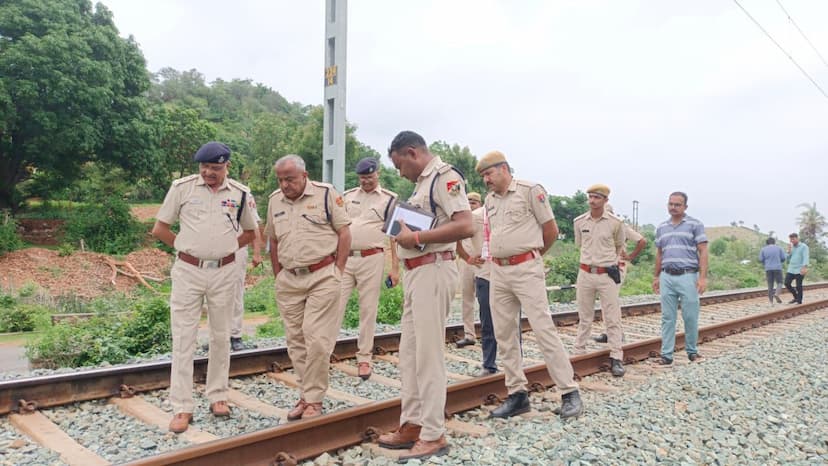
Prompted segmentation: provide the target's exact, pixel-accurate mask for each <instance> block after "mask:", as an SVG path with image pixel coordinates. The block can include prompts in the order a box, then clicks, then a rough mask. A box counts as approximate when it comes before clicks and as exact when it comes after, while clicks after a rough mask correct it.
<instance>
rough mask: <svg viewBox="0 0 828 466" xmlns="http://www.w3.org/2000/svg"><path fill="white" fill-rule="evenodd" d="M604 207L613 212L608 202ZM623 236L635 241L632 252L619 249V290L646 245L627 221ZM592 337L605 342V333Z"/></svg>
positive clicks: (628, 240) (644, 240)
mask: <svg viewBox="0 0 828 466" xmlns="http://www.w3.org/2000/svg"><path fill="white" fill-rule="evenodd" d="M604 209H606V211H607V212H609V213H611V214H612V213H614V212H613V210H612V206H611V205H610V204H606V205H604ZM624 236H626V237H627V242H630V241H632V242H633V243H635V248H634V249H633V251H632V252H627V248H626V247H624V249H622V250H621V259H620V260H619V261H618V267H619V269H620V270H621V283H619V284H618V291H619V292H620V291H621V287H622V286H623V285H624V279H625V278H627V273H629V271H630V267H632V262H633V261H634V260H635V258H636V257H638V256H639V255H640V254H641V251H643V250H644V248H646V247H647V238H645V237H644V236H643V235H642V234H641V233H639V232H637V231H635V228H633V227H632V226H630V224H629V223H627V222H624ZM601 308H602V312H606V308H605V307H604V303H603V302H601ZM592 339H593V340H595V341H596V342H598V343H606V342H607V334H606V333H602V334H600V335H598V336H595V337H592ZM621 342H622V343H623V342H624V334H621Z"/></svg>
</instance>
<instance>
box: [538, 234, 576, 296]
mask: <svg viewBox="0 0 828 466" xmlns="http://www.w3.org/2000/svg"><path fill="white" fill-rule="evenodd" d="M579 257H580V254H579V253H578V248H576V247H575V244H574V243H572V242H563V241H557V242H555V244H554V245H553V246H552V248H551V249H550V251H549V252H548V253H547V254H546V256H545V257H544V266H545V267H544V268H545V269H546V270H548V273H547V274H546V285H547V286H566V285H573V284H575V281H576V280H577V279H578V264H579V262H578V258H579ZM549 300H550V301H552V302H560V303H568V302H572V301H574V300H575V290H574V289H567V290H555V291H550V292H549Z"/></svg>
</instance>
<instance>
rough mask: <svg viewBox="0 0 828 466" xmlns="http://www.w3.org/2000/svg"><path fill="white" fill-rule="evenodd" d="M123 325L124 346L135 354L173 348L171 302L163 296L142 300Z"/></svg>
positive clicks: (131, 353) (165, 350)
mask: <svg viewBox="0 0 828 466" xmlns="http://www.w3.org/2000/svg"><path fill="white" fill-rule="evenodd" d="M135 311H136V312H135V314H134V315H133V316H132V318H131V319H129V320H127V322H126V323H125V324H124V326H123V338H124V348H125V349H126V351H127V353H129V354H130V355H133V356H136V355H138V356H143V355H149V354H159V353H166V352H169V351H170V350H171V349H172V333H171V330H170V304H169V302H168V301H167V300H166V299H164V298H161V297H156V298H152V299H147V300H144V301H140V302H138V303H137V304H136V305H135Z"/></svg>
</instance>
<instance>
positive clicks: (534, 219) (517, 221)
mask: <svg viewBox="0 0 828 466" xmlns="http://www.w3.org/2000/svg"><path fill="white" fill-rule="evenodd" d="M476 169H477V172H478V173H480V176H481V178H483V182H485V183H486V187H487V188H489V191H490V192H489V195H488V196H486V212H487V215H488V219H489V226H490V227H491V244H490V246H491V251H490V252H491V255H492V266H491V300H492V311H493V312H492V319H493V320H494V331H495V338H496V339H497V346H498V350H499V351H500V353H501V355H502V357H503V368H504V372H505V375H506V390H507V391H508V393H509V396H508V398H507V399H506V400H505V401H504V402H503V403H501V405H500V406H498V407H497V408H495V409H494V410H493V411H492V412H491V414H490V416H491V417H499V418H507V417H511V416H515V415H518V414H523V413H526V412H529V411H530V410H531V405H530V403H529V392H528V391H527V389H528V388H529V387H528V386H527V385H528V381H527V379H526V374H525V373H524V371H523V355H522V354H521V348H520V328H519V325H518V322H519V316H520V313H521V310H522V311H523V312H524V313H526V317H528V319H529V323H530V325H531V326H532V330H533V331H534V332H535V338H536V340H537V342H538V345H539V346H540V349H541V353H542V354H543V360H544V362H545V363H546V370H547V371H548V372H549V376H550V377H551V378H552V381H553V382H555V385H556V386H557V388H558V391H559V392H560V393H561V402H562V403H561V410H560V416H561V418H562V419H566V418H569V417H577V416H580V415H581V414H583V412H584V407H583V403H582V402H581V395H580V393H579V392H578V383H577V382H575V378H574V371H573V369H572V364H571V363H570V361H569V353H568V352H567V351H566V348H565V347H564V345H563V342H561V338H560V337H559V336H558V331H557V330H556V329H555V322H554V321H553V320H552V316H551V315H550V314H549V297H548V296H547V295H546V278H545V274H544V272H543V254H544V253H545V252H546V251H548V250H549V248H550V247H552V244H554V243H555V240H556V239H557V237H558V225H557V223H555V214H554V213H553V212H552V206H551V205H549V200H548V199H549V196H548V195H547V194H546V190H545V189H544V187H543V186H541V185H540V184H537V183H532V182H528V181H523V180H518V179H515V178H514V177H513V176H512V172H511V170H510V167H509V164H508V162H507V161H506V156H505V155H503V153H502V152H499V151H492V152H489V153H488V154H486V155H484V156H483V158H481V159H480V161H479V162H477V167H476Z"/></svg>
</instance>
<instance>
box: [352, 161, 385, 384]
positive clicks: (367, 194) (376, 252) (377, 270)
mask: <svg viewBox="0 0 828 466" xmlns="http://www.w3.org/2000/svg"><path fill="white" fill-rule="evenodd" d="M378 170H379V161H378V160H377V159H375V158H373V157H366V158H364V159H362V160H360V161H359V162H357V165H356V173H357V175H358V176H359V187H356V188H353V189H349V190H348V191H345V192H344V193H343V194H342V198H343V200H344V201H345V209H346V210H347V211H348V216H349V217H350V218H351V222H352V223H351V251H350V254H349V255H350V257H349V258H348V264H347V265H346V266H345V274H344V275H343V276H342V295H341V296H340V298H339V307H340V313H339V314H340V315H341V316H344V315H345V309H346V307H347V305H348V299H349V298H350V296H351V291H352V290H353V289H354V287H356V289H357V292H358V293H359V338H358V340H357V348H358V350H357V354H356V357H357V367H358V375H359V377H360V378H362V380H367V379H368V378H369V377H371V358H372V357H373V354H374V333H375V332H376V329H377V304H378V303H379V296H380V287H381V286H382V282H383V280H382V272H383V270H384V269H385V247H386V245H387V243H388V241H389V240H388V238H387V236H386V235H385V233H383V231H382V227H383V225H384V224H385V219H386V218H387V217H388V216H389V215H390V214H391V212H390V211H391V209H392V208H393V207H394V202H395V201H396V199H397V194H396V193H393V192H391V191H388V190H387V189H383V188H382V187H380V185H379V174H378ZM389 277H390V279H391V283H392V284H396V283H397V282H398V281H399V279H400V264H399V260H398V259H397V251H396V248H393V247H392V248H391V270H390V272H389Z"/></svg>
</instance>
